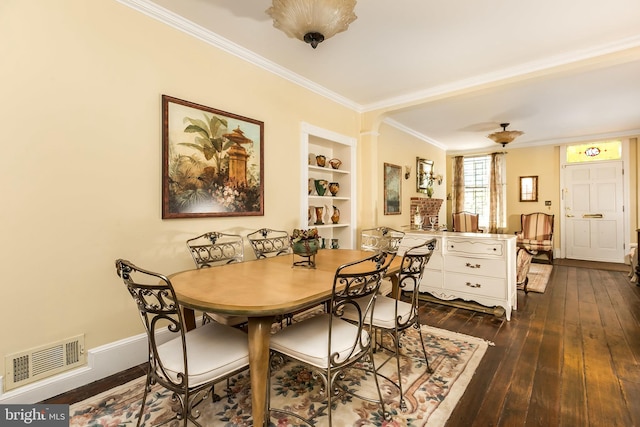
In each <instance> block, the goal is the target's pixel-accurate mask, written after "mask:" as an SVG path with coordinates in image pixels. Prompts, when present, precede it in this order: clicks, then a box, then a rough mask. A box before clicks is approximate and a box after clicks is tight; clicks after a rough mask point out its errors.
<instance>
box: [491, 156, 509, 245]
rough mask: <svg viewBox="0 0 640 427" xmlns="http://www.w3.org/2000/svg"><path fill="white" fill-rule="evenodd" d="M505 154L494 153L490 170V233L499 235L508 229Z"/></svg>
mask: <svg viewBox="0 0 640 427" xmlns="http://www.w3.org/2000/svg"><path fill="white" fill-rule="evenodd" d="M504 156H505V154H504V153H492V154H491V165H490V170H489V233H499V232H500V231H501V229H505V228H506V227H507V204H506V195H505V190H506V188H505V187H506V186H505V183H504V178H505V177H506V173H505V162H504Z"/></svg>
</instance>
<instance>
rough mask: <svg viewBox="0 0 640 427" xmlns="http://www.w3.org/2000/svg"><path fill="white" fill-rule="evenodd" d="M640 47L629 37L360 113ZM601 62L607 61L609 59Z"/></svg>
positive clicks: (388, 101) (405, 97) (397, 99)
mask: <svg viewBox="0 0 640 427" xmlns="http://www.w3.org/2000/svg"><path fill="white" fill-rule="evenodd" d="M638 47H640V36H633V37H628V38H626V39H622V40H619V41H617V42H613V43H607V44H602V45H598V46H595V47H593V48H591V49H583V50H580V51H573V52H570V53H566V54H562V55H555V56H552V57H548V58H545V59H543V60H539V61H531V62H527V63H525V64H521V65H518V66H515V67H510V68H506V69H503V70H499V71H496V72H493V73H487V74H483V75H479V76H476V77H472V78H469V79H464V80H458V81H456V82H452V83H449V84H444V85H439V86H434V87H432V88H429V89H426V90H423V91H418V92H413V93H410V94H407V95H403V96H398V97H393V98H387V99H386V100H382V101H379V102H375V103H371V104H367V105H364V106H363V107H362V109H363V112H369V111H375V110H380V109H394V108H398V107H399V106H406V105H407V104H413V103H417V102H425V101H428V100H429V99H434V98H439V97H443V96H446V95H453V94H454V93H457V92H460V91H465V90H470V89H474V88H480V87H482V86H485V85H496V84H500V82H509V81H512V80H514V79H521V78H524V77H530V76H532V75H534V74H536V73H544V72H547V73H548V72H552V71H553V70H554V69H561V68H562V67H566V66H571V65H579V64H581V63H586V62H589V61H594V60H598V58H605V57H607V56H609V55H614V54H621V53H624V52H625V51H632V50H634V49H637V48H638ZM603 60H606V61H609V58H605V59H603Z"/></svg>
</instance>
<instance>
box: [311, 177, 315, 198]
mask: <svg viewBox="0 0 640 427" xmlns="http://www.w3.org/2000/svg"><path fill="white" fill-rule="evenodd" d="M315 188H316V180H315V179H313V178H309V195H312V194H313V190H314V189H315Z"/></svg>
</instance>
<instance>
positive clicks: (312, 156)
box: [309, 153, 316, 166]
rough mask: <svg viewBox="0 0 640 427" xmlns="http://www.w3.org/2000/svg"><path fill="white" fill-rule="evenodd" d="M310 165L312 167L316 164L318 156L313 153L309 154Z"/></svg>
mask: <svg viewBox="0 0 640 427" xmlns="http://www.w3.org/2000/svg"><path fill="white" fill-rule="evenodd" d="M309 164H310V165H312V166H313V165H315V164H316V155H315V154H313V153H309Z"/></svg>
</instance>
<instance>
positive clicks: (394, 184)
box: [384, 163, 402, 215]
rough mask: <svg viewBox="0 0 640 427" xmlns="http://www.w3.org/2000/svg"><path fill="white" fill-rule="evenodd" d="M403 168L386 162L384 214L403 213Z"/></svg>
mask: <svg viewBox="0 0 640 427" xmlns="http://www.w3.org/2000/svg"><path fill="white" fill-rule="evenodd" d="M401 178H402V168H401V167H400V166H397V165H392V164H390V163H385V164H384V214H385V215H400V214H401V213H402V179H401Z"/></svg>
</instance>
